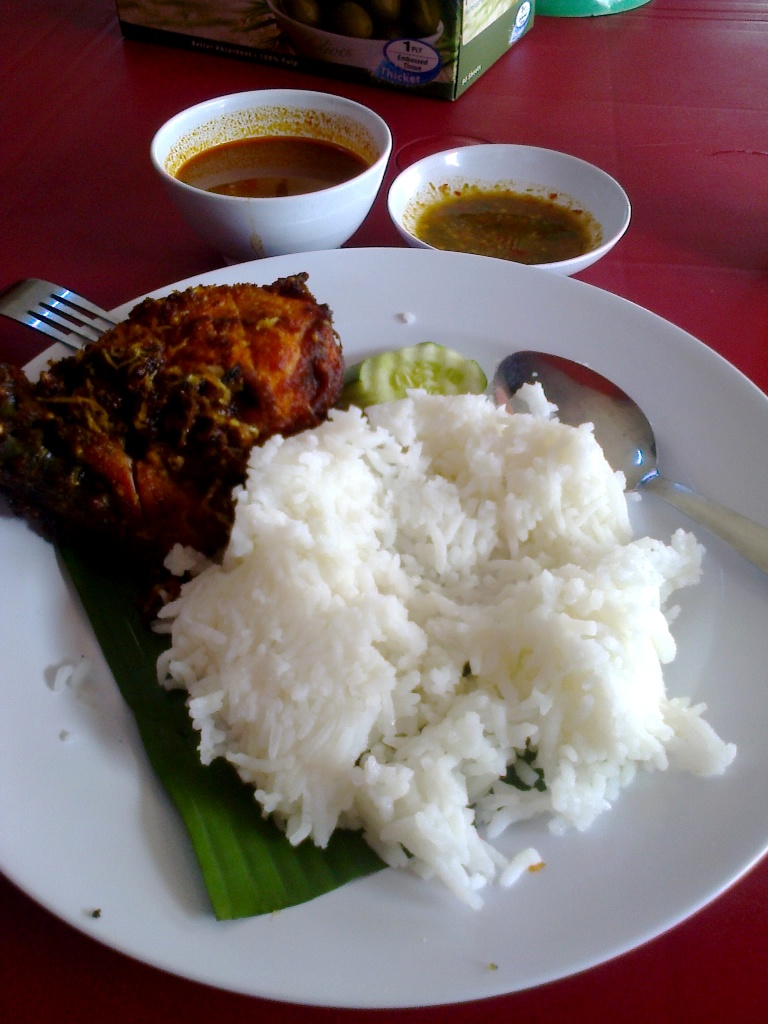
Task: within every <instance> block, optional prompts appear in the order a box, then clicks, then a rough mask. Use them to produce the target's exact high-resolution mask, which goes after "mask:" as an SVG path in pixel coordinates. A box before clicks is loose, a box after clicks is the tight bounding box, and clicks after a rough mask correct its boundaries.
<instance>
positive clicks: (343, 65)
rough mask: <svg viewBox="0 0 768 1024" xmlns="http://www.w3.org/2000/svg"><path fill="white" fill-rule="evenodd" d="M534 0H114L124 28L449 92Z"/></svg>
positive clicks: (280, 62) (300, 67)
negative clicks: (184, 0)
mask: <svg viewBox="0 0 768 1024" xmlns="http://www.w3.org/2000/svg"><path fill="white" fill-rule="evenodd" d="M534 6H535V0H194V2H189V3H183V2H179V0H117V15H118V19H119V22H120V27H121V29H122V32H123V35H124V36H126V37H127V38H130V39H140V40H146V41H151V42H156V43H165V44H168V45H171V46H180V47H185V48H187V49H193V50H202V51H206V52H210V53H219V54H225V55H228V56H232V57H239V58H241V59H244V60H252V61H255V62H257V63H260V64H272V65H275V66H278V67H282V68H295V69H296V70H297V71H307V72H311V73H313V74H320V75H329V76H332V77H334V78H342V79H346V80H347V81H355V82H365V83H368V84H375V85H381V86H385V87H388V88H396V89H399V90H404V91H407V92H411V93H413V94H416V95H421V96H434V97H438V98H440V99H448V100H454V99H456V98H457V97H458V96H460V95H461V94H462V93H463V92H465V91H466V89H468V88H469V86H470V85H471V84H472V83H473V82H474V81H476V80H477V79H478V78H479V77H480V75H482V73H483V72H484V71H487V69H488V68H489V67H490V66H491V65H492V64H494V63H495V62H496V61H497V60H498V59H499V58H500V57H502V56H503V55H504V54H505V53H506V52H507V50H509V49H510V47H512V46H513V45H514V44H515V43H516V42H517V41H518V40H519V39H520V38H522V36H524V35H525V34H526V33H527V32H528V31H530V29H531V27H532V25H533V19H534Z"/></svg>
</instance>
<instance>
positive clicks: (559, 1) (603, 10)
mask: <svg viewBox="0 0 768 1024" xmlns="http://www.w3.org/2000/svg"><path fill="white" fill-rule="evenodd" d="M648 2H649V0H536V13H537V14H543V15H545V16H547V15H549V16H550V17H553V18H589V17H596V16H597V15H599V14H618V13H619V11H630V10H632V8H633V7H642V5H643V4H647V3H648Z"/></svg>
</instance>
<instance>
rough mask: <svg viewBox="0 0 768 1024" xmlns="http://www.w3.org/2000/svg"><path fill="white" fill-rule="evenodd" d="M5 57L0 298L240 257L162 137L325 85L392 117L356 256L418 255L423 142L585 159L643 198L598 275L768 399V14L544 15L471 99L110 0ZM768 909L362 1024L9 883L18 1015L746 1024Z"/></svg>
mask: <svg viewBox="0 0 768 1024" xmlns="http://www.w3.org/2000/svg"><path fill="white" fill-rule="evenodd" d="M0 54H1V56H0V123H1V124H2V129H1V133H0V138H1V139H2V144H1V145H0V183H1V186H0V225H2V246H1V251H0V287H2V286H4V285H7V284H9V283H11V282H12V281H14V280H16V279H17V278H20V277H26V276H37V277H44V278H47V279H49V280H52V281H56V282H58V283H61V284H65V285H67V286H68V287H71V288H73V289H75V290H78V291H80V292H82V293H83V294H85V295H87V296H90V297H91V298H92V299H93V300H94V301H96V302H98V303H100V304H101V305H103V306H106V307H110V306H114V305H117V304H119V303H122V302H123V301H126V300H128V299H130V298H132V297H134V296H137V295H140V294H142V293H144V292H146V291H149V290H151V289H154V288H157V287H160V286H161V285H164V284H167V283H170V282H173V281H176V280H179V279H182V278H186V277H189V276H193V275H196V274H201V273H204V272H206V271H210V270H212V269H214V268H216V267H217V266H220V265H221V261H220V259H219V257H218V255H217V254H216V253H215V252H213V251H212V250H210V249H209V248H207V247H206V246H205V245H204V244H203V243H202V242H200V241H199V240H198V239H197V237H196V236H195V235H194V233H193V232H192V231H191V230H190V229H189V228H187V227H186V225H185V224H184V223H182V222H181V220H180V219H179V217H178V215H177V214H176V212H175V210H174V209H173V208H172V207H171V206H170V204H169V202H168V200H167V198H166V196H165V194H164V192H163V191H162V189H161V186H160V183H159V182H158V181H157V180H156V178H155V176H154V172H153V171H152V169H151V167H150V165H149V160H148V148H149V142H150V139H151V137H152V135H153V133H154V131H155V130H156V128H157V127H158V126H159V125H160V124H161V123H162V122H163V121H164V120H165V119H166V118H167V117H169V116H170V115H171V114H173V113H175V112H176V111H177V110H179V109H181V108H182V107H185V106H187V105H189V104H191V103H194V102H197V101H199V100H202V99H206V98H208V97H210V96H214V95H218V94H222V93H227V92H235V91H239V90H243V89H250V88H258V87H262V86H287V87H299V88H321V89H325V90H326V91H329V92H338V93H343V94H345V95H348V96H351V97H352V98H354V99H357V100H359V101H361V102H363V103H366V104H368V105H369V106H371V107H373V108H374V109H375V110H377V111H378V112H379V113H380V114H381V115H382V116H383V117H385V118H386V120H387V121H388V122H389V124H390V125H391V127H392V130H393V134H394V140H395V145H394V159H393V162H392V165H391V167H390V172H389V176H388V178H387V180H385V186H384V189H383V190H382V193H381V194H380V196H379V198H378V200H377V203H376V205H375V207H374V210H373V212H372V213H371V215H370V217H369V218H368V220H367V221H366V223H365V224H364V226H363V227H362V229H361V230H360V231H359V233H358V234H357V236H356V237H355V238H354V239H353V240H352V242H351V243H350V244H353V245H362V246H369V245H399V244H400V242H399V239H398V236H397V234H396V232H395V231H394V229H393V228H392V226H391V225H390V223H389V221H388V217H387V213H386V206H385V191H386V186H387V183H388V181H389V180H390V179H391V177H392V176H394V173H395V170H396V159H397V153H398V151H399V150H400V149H401V148H402V147H404V146H406V145H407V144H409V143H411V142H415V141H418V140H420V139H433V138H434V137H443V138H445V137H449V136H473V137H476V138H481V139H486V140H488V141H493V142H517V143H527V144H531V145H538V146H546V147H550V148H555V149H560V150H565V151H567V152H570V153H573V154H575V155H577V156H580V157H583V158H585V159H587V160H589V161H592V162H594V163H596V164H598V165H600V166H601V167H603V168H604V169H605V170H607V171H608V172H609V173H611V174H613V175H615V176H616V177H617V178H618V179H619V180H620V181H621V182H622V184H623V185H624V187H625V188H626V190H627V192H628V193H629V195H630V197H631V199H632V203H633V219H632V224H631V226H630V229H629V232H628V234H627V235H626V236H625V238H624V239H623V240H622V242H621V243H620V244H619V245H618V246H617V248H616V249H615V250H614V251H613V252H612V253H611V254H609V255H608V256H607V257H606V258H605V259H603V260H602V261H601V262H599V263H598V264H597V265H596V266H594V267H593V268H591V269H590V270H588V271H586V272H584V273H583V274H582V275H581V277H582V279H583V280H585V281H588V282H590V283H592V284H594V285H597V286H599V287H601V288H605V289H608V290H610V291H612V292H615V293H617V294H619V295H622V296H624V297H626V298H628V299H630V300H632V301H634V302H637V303H639V304H640V305H642V306H645V307H647V308H649V309H651V310H653V311H654V312H655V313H658V314H660V315H661V316H663V317H666V318H667V319H668V320H670V321H672V322H673V323H675V324H677V325H678V326H680V327H682V328H684V329H686V330H688V331H690V332H691V333H692V334H694V335H696V336H697V337H699V338H700V339H701V340H702V341H704V342H705V343H706V344H708V345H710V346H711V347H712V348H714V349H716V350H717V351H719V352H720V353H721V354H722V355H724V356H725V357H726V358H727V359H729V360H730V361H731V362H732V363H734V364H735V365H736V366H737V367H738V368H739V369H741V370H742V371H743V372H744V373H746V374H747V375H748V376H749V377H751V378H752V379H753V380H754V381H755V382H756V383H757V384H759V385H760V386H761V387H762V388H763V389H764V390H768V278H767V277H766V270H767V269H768V3H766V2H764V0H761V2H758V0H753V2H750V0H651V2H650V3H648V4H646V5H645V6H642V7H639V8H637V9H636V10H634V11H628V12H625V13H622V14H617V15H613V16H609V17H600V18H569V19H563V18H544V17H538V18H537V19H536V22H535V25H534V28H533V30H532V31H531V33H530V34H529V35H528V36H527V37H526V38H525V39H524V40H523V41H522V42H520V43H519V44H517V46H515V47H514V48H513V50H512V51H511V52H510V53H509V54H507V55H506V56H505V57H504V58H502V59H501V60H500V61H499V62H498V63H497V64H495V65H494V66H493V67H492V68H491V69H490V70H489V71H487V72H486V74H485V75H483V76H482V78H480V79H479V80H478V81H477V82H476V83H475V84H474V85H473V86H472V87H471V88H470V90H469V91H468V92H467V93H465V94H464V96H462V97H461V98H460V99H459V100H458V101H456V102H455V103H449V102H446V101H441V100H433V99H425V98H418V97H414V96H412V95H405V94H402V93H396V92H388V91H386V90H384V89H378V88H374V87H366V86H353V85H345V84H343V83H340V82H337V81H333V80H332V79H323V80H320V79H316V78H313V77H310V76H308V75H304V74H301V73H298V72H291V71H283V70H277V69H274V68H268V67H260V66H258V65H255V64H251V63H249V62H246V61H240V60H236V59H233V58H230V57H220V56H213V55H205V54H200V53H195V52H191V51H183V50H175V49H170V48H166V47H162V46H157V45H152V44H148V43H140V42H134V41H125V40H124V39H123V38H122V36H121V33H120V30H119V26H118V23H117V18H116V14H115V9H114V6H113V3H112V0H4V3H3V4H2V7H1V8H0ZM42 347H44V344H43V343H41V341H39V340H38V338H37V337H36V336H35V335H33V334H31V332H29V331H26V330H25V329H23V328H20V327H19V328H18V329H17V326H16V325H14V324H11V323H10V322H7V321H5V320H3V321H2V322H0V358H2V359H5V360H7V361H18V362H23V361H26V359H28V358H29V357H30V356H31V355H32V354H34V353H35V352H36V351H38V350H39V349H40V348H42ZM659 373H663V367H660V368H659ZM767 440H768V439H767ZM0 571H1V570H0ZM0 713H2V711H1V710H0ZM0 784H2V785H10V784H12V783H11V780H8V779H4V780H0ZM754 784H755V785H763V784H765V780H762V779H755V783H754ZM2 827H4V825H3V823H2V822H0V828H2ZM663 870H664V865H663V864H659V871H660V872H663ZM767 901H768V861H763V862H762V863H760V864H759V865H758V866H757V867H755V868H753V870H752V871H751V872H750V873H749V874H748V875H747V876H746V877H744V878H742V879H741V880H740V881H738V882H737V883H736V884H734V885H732V886H731V887H730V888H729V889H728V890H727V891H726V892H725V893H724V894H723V895H722V896H720V898H718V899H717V900H716V901H715V902H714V903H713V904H711V905H710V906H709V907H707V908H705V909H704V910H701V911H700V912H698V913H697V914H696V915H695V916H694V917H692V918H691V919H689V920H688V921H687V922H685V923H683V924H681V925H678V926H677V927H676V928H674V929H673V930H672V931H671V932H669V933H667V934H666V935H664V936H662V937H660V938H657V939H655V940H654V941H652V942H649V943H647V944H646V945H644V946H642V947H641V948H639V949H637V950H635V951H633V952H631V953H628V954H625V955H623V956H621V957H619V958H618V959H616V960H614V961H612V962H609V963H607V964H604V965H601V966H598V967H595V968H593V969H591V970H589V971H586V972H584V973H582V974H580V975H578V976H575V977H571V978H567V979H564V980H561V981H558V982H554V983H552V984H550V985H547V986H544V987H541V988H537V989H532V990H529V991H525V992H519V993H516V994H513V995H510V996H508V997H505V998H495V999H491V1000H488V1001H484V1002H480V1003H474V1004H466V1005H461V1006H453V1007H451V1006H446V1007H440V1008H431V1009H422V1010H399V1011H379V1012H376V1013H370V1012H369V1013H364V1012H362V1011H351V1010H334V1009H323V1008H307V1007H296V1006H290V1005H286V1004H276V1003H271V1002H267V1001H263V1000H259V999H252V998H248V997H244V996H238V995H234V994H231V993H227V992H221V991H217V990H215V989H210V988H207V987H205V986H202V985H197V984H195V983H192V982H188V981H185V980H182V979H179V978H176V977H173V976H169V975H166V974H164V973H163V972H161V971H159V970H156V969H154V968H152V967H148V966H146V965H144V964H141V963H138V962H135V961H133V960H130V959H128V958H127V957H125V956H123V955H121V954H118V953H116V952H114V951H112V950H111V949H108V948H106V947H104V946H102V945H100V944H98V943H97V942H95V941H93V940H92V939H90V938H88V937H86V936H85V935H83V934H81V933H79V932H77V931H75V930H74V929H72V928H70V927H69V926H68V925H66V924H63V923H61V922H60V921H58V920H57V919H56V918H54V917H53V916H51V915H50V914H49V913H48V912H47V911H45V910H43V909H41V908H40V907H39V906H38V905H37V904H35V903H34V902H33V901H32V900H30V899H29V898H28V897H27V896H26V895H24V894H23V893H21V892H19V891H18V890H17V889H16V888H15V887H14V886H13V885H12V884H11V883H10V882H8V881H7V880H5V879H3V878H0V1017H1V1018H2V1019H3V1020H6V1021H13V1022H16V1021H23V1022H29V1024H34V1022H48V1021H57V1022H70V1021H114V1022H120V1021H123V1020H125V1021H129V1020H130V1021H143V1022H155V1021H161V1020H162V1021H166V1020H173V1021H193V1022H194V1021H203V1020H206V1021H207V1020H209V1019H211V1018H214V1019H227V1020H229V1021H231V1022H233V1024H235V1022H239V1021H251V1020H260V1021H263V1022H265V1024H277V1022H292V1021H296V1020H299V1019H300V1020H303V1021H315V1022H318V1024H320V1022H328V1021H337V1020H338V1021H347V1020H348V1021H350V1024H351V1022H352V1021H355V1020H362V1019H364V1018H375V1019H376V1020H378V1021H381V1022H382V1024H383V1022H395V1021H407V1020H415V1019H417V1018H418V1019H419V1020H422V1021H438V1020H440V1021H467V1022H473V1021H478V1022H479V1021H483V1022H486V1024H487V1022H494V1021H502V1020H504V1021H516V1020H520V1021H526V1022H528V1024H535V1022H538V1021H552V1020H560V1021H569V1022H574V1024H578V1022H580V1021H587V1020H589V1021H594V1020H595V1019H602V1020H609V1021H620V1022H634V1021H638V1022H640V1021H642V1022H646V1021H647V1022H665V1021H683V1020H685V1021H688V1020H691V1021H710V1020H719V1021H727V1022H730V1021H746V1020H752V1019H753V1018H754V1017H755V1015H756V1014H757V1013H759V1012H760V1011H761V1010H763V1011H764V1010H765V1008H766V1006H767V1005H768V914H766V902H767Z"/></svg>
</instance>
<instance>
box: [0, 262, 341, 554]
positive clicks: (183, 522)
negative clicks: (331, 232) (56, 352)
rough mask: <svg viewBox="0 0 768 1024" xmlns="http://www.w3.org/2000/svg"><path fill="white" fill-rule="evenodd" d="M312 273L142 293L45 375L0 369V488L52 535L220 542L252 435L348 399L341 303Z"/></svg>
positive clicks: (149, 550) (163, 548)
mask: <svg viewBox="0 0 768 1024" xmlns="http://www.w3.org/2000/svg"><path fill="white" fill-rule="evenodd" d="M306 279H307V275H306V274H299V275H296V276H294V277H289V278H282V279H280V280H278V281H276V282H275V283H274V284H272V285H268V286H265V287H259V286H257V285H250V284H238V285H232V286H223V285H221V286H219V285H214V286H202V285H201V286H197V287H194V288H190V289H188V290H187V291H184V292H175V293H173V294H172V295H169V296H168V297H166V298H162V299H146V300H144V301H143V302H141V303H139V305H137V306H136V307H135V308H134V309H133V310H132V311H131V313H130V315H129V317H128V319H127V320H126V321H124V322H123V323H120V324H118V325H117V326H116V327H115V328H114V329H112V330H110V331H108V332H107V333H106V334H104V335H103V336H102V337H101V338H100V339H99V341H98V342H96V343H95V344H93V345H91V346H89V347H88V348H87V349H85V350H83V351H82V352H78V353H76V354H75V355H73V356H70V357H68V358H65V359H62V360H60V361H59V362H56V363H54V364H52V365H51V367H50V368H49V369H48V370H46V371H45V372H44V373H43V374H42V375H41V377H40V379H39V381H37V382H35V383H31V382H30V381H29V380H28V379H27V378H26V376H25V375H24V374H23V373H22V372H21V371H20V370H18V369H15V368H13V367H10V366H0V493H3V494H4V495H5V496H6V498H7V499H8V501H9V503H10V505H11V507H12V508H13V509H14V510H15V511H16V512H18V513H19V514H22V515H24V516H27V517H30V518H35V519H37V520H39V521H40V522H41V523H42V524H43V526H44V527H45V528H46V529H47V531H48V532H50V533H53V534H54V535H55V536H66V537H69V538H74V539H77V537H82V536H86V537H92V538H99V537H100V538H104V539H108V540H110V541H116V542H117V543H118V544H119V545H120V546H121V548H123V549H130V550H133V551H135V552H137V553H139V554H141V555H142V556H146V557H148V558H149V559H154V560H157V559H161V558H162V557H163V556H164V555H165V553H166V552H167V551H168V550H169V549H170V547H171V546H172V545H173V544H174V543H176V542H179V543H182V544H187V545H190V546H192V547H195V548H197V549H198V550H199V551H202V552H204V553H206V554H214V553H215V552H216V551H217V550H219V549H220V548H221V546H222V545H223V544H225V543H226V540H227V538H228V536H229V530H230V527H231V523H232V518H233V499H232V489H233V487H234V486H235V485H236V484H238V483H240V482H241V481H242V480H243V479H244V476H245V468H246V463H247V460H248V453H249V452H250V450H251V448H252V447H253V445H254V444H260V443H263V442H264V441H265V440H266V439H267V438H269V437H271V436H272V435H273V434H278V433H279V434H285V435H288V434H294V433H297V432H298V431H300V430H304V429H305V428H309V427H313V426H316V425H317V424H318V423H320V422H321V421H322V420H323V419H324V418H325V417H326V414H327V412H328V410H329V409H330V408H331V406H333V405H334V403H335V402H336V401H337V400H338V397H339V395H340V392H341V388H342V383H343V359H342V354H341V348H340V345H339V343H338V339H337V337H336V334H335V332H334V330H333V324H332V317H331V313H330V311H329V310H328V307H327V306H325V305H321V304H319V303H318V302H317V301H316V300H315V299H314V297H313V296H312V294H311V292H310V291H309V289H308V288H307V285H306Z"/></svg>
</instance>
